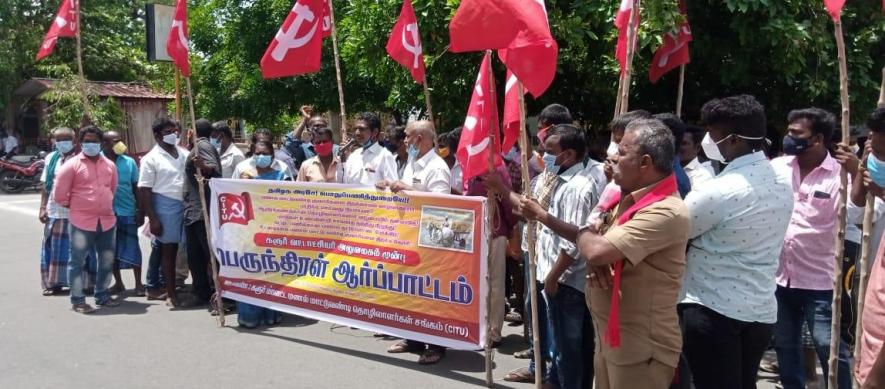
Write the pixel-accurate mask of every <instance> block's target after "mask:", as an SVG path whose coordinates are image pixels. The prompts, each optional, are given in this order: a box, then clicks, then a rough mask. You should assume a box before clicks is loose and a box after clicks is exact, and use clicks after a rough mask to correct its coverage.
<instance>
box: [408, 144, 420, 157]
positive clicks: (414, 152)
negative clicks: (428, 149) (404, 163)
mask: <svg viewBox="0 0 885 389" xmlns="http://www.w3.org/2000/svg"><path fill="white" fill-rule="evenodd" d="M406 152H407V153H409V158H412V159H418V148H417V147H415V145H409V148H408V150H406Z"/></svg>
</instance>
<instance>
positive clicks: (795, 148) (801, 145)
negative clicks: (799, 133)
mask: <svg viewBox="0 0 885 389" xmlns="http://www.w3.org/2000/svg"><path fill="white" fill-rule="evenodd" d="M808 147H809V144H808V138H796V137H794V136H792V135H787V136H785V137H784V154H787V155H800V154H802V153H804V152H805V150H808Z"/></svg>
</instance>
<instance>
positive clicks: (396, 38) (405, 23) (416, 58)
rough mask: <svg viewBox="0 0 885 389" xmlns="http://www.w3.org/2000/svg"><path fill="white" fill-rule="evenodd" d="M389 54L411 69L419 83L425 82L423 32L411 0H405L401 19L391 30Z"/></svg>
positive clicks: (400, 14) (388, 42) (388, 41)
mask: <svg viewBox="0 0 885 389" xmlns="http://www.w3.org/2000/svg"><path fill="white" fill-rule="evenodd" d="M387 54H390V57H391V58H393V60H394V61H396V62H397V63H399V64H400V65H403V67H405V68H406V69H409V72H410V73H411V74H412V78H414V79H415V81H416V82H417V83H419V84H423V83H424V49H423V47H422V46H421V34H420V33H419V32H418V19H417V18H415V10H414V9H413V8H412V2H411V1H410V0H405V1H403V8H402V11H400V13H399V19H397V21H396V24H395V25H394V26H393V30H391V31H390V38H389V39H388V40H387Z"/></svg>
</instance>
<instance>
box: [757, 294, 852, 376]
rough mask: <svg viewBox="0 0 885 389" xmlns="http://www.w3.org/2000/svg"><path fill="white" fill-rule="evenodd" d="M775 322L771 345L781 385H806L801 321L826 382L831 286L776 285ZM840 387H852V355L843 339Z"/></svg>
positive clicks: (841, 343) (841, 342)
mask: <svg viewBox="0 0 885 389" xmlns="http://www.w3.org/2000/svg"><path fill="white" fill-rule="evenodd" d="M775 297H777V324H775V325H774V349H775V351H777V361H778V364H779V365H780V379H781V385H783V387H784V389H801V388H805V369H804V366H805V365H804V361H803V359H802V354H803V353H802V322H803V321H804V322H805V324H806V325H807V326H808V328H809V330H810V331H811V338H812V340H813V342H814V348H815V351H816V352H817V358H818V360H819V361H820V365H821V368H822V369H823V371H824V383H826V382H827V372H828V371H829V370H828V369H829V363H828V361H829V358H830V337H831V335H832V334H831V330H832V327H831V326H832V323H831V321H832V318H833V312H832V309H831V304H832V300H833V291H832V290H807V289H795V288H784V287H781V286H778V287H777V291H776V292H775ZM838 374H839V377H838V382H839V389H851V355H850V354H849V352H848V347H847V345H846V344H845V342H844V341H840V344H839V372H838Z"/></svg>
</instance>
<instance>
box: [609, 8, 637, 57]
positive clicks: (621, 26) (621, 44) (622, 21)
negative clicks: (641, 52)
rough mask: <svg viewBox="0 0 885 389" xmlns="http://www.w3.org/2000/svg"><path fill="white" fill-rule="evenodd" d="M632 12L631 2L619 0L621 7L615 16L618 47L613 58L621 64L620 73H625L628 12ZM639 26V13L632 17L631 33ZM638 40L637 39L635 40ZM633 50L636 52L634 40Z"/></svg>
mask: <svg viewBox="0 0 885 389" xmlns="http://www.w3.org/2000/svg"><path fill="white" fill-rule="evenodd" d="M632 11H633V0H621V6H620V7H619V8H618V15H617V16H615V27H617V28H618V45H617V47H616V48H615V58H617V59H618V63H620V64H621V72H622V73H623V72H625V71H627V31H628V28H627V27H628V24H630V12H632ZM638 25H639V12H637V13H636V14H635V15H634V16H633V27H634V29H633V31H634V33H635V31H636V30H635V27H636V26H638ZM637 40H638V39H637ZM633 49H634V50H636V40H634V42H633Z"/></svg>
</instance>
